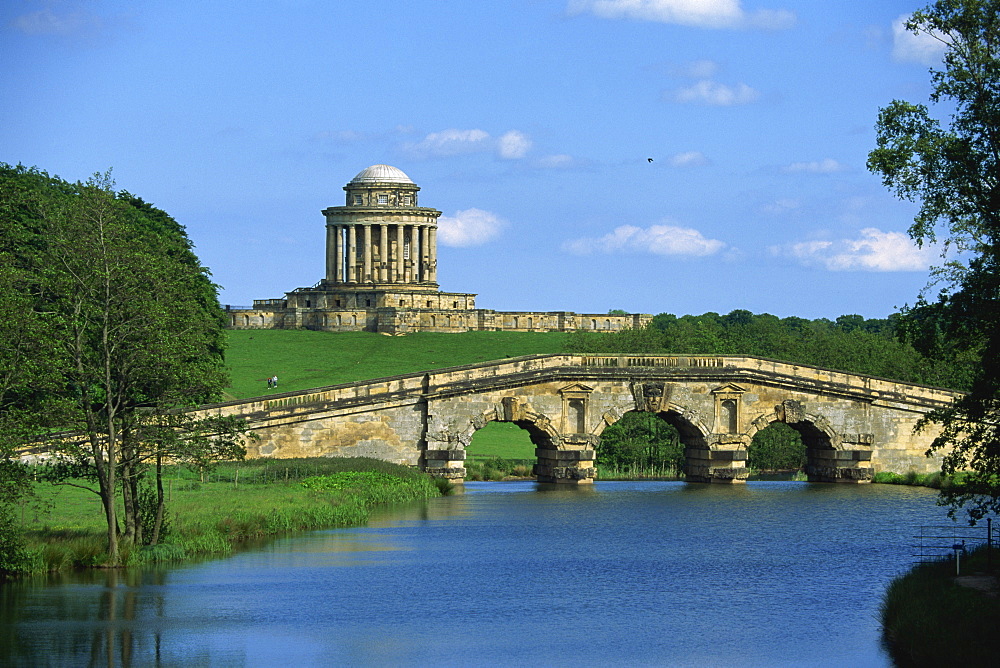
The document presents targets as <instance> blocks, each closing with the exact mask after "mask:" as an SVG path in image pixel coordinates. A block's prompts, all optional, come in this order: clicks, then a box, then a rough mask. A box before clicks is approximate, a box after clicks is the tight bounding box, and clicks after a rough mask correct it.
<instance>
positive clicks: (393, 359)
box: [226, 329, 570, 399]
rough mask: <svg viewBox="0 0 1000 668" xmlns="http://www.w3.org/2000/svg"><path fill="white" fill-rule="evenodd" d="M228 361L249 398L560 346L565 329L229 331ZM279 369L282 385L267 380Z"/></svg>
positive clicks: (231, 394) (238, 393) (234, 391)
mask: <svg viewBox="0 0 1000 668" xmlns="http://www.w3.org/2000/svg"><path fill="white" fill-rule="evenodd" d="M227 335H228V337H229V348H228V350H227V351H226V362H227V365H228V366H229V369H230V373H231V376H232V383H231V386H230V388H229V389H228V390H227V395H228V396H227V398H233V399H247V398H249V397H257V396H262V395H265V394H271V393H277V392H293V391H295V390H307V389H310V388H313V387H322V386H325V385H337V384H339V383H352V382H355V381H360V380H369V379H371V378H382V377H385V376H395V375H399V374H404V373H414V372H417V371H427V370H430V369H440V368H441V367H447V366H456V365H459V364H473V363H476V362H486V361H489V360H496V359H504V358H505V357H517V356H519V355H535V354H540V353H558V352H562V351H563V350H564V347H565V345H566V342H567V341H568V339H569V336H570V335H569V334H568V333H564V332H549V333H544V334H543V333H531V332H464V333H461V334H442V333H435V332H419V333H417V334H410V335H408V336H384V335H380V334H372V333H370V332H314V331H310V330H280V329H259V330H241V331H240V330H230V331H228V332H227ZM274 375H277V376H278V388H277V389H269V388H268V386H267V379H268V378H269V377H270V376H274Z"/></svg>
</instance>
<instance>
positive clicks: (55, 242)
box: [0, 164, 245, 563]
mask: <svg viewBox="0 0 1000 668" xmlns="http://www.w3.org/2000/svg"><path fill="white" fill-rule="evenodd" d="M191 248H192V244H191V242H190V240H188V238H187V236H186V235H185V233H184V228H183V227H181V226H180V225H178V224H177V222H176V221H174V220H173V219H172V218H170V216H169V215H167V214H166V213H165V212H163V211H160V210H158V209H156V208H155V207H152V206H151V205H149V204H148V203H146V202H144V201H142V200H141V199H140V198H138V197H136V196H134V195H132V194H130V193H126V192H121V193H115V192H114V190H113V182H112V181H111V179H110V174H103V175H95V176H94V177H93V178H91V179H90V180H88V181H87V182H86V183H75V184H70V183H67V182H65V181H62V180H61V179H59V178H57V177H53V176H49V175H48V174H46V173H44V172H41V171H39V170H37V169H27V168H25V167H22V166H17V167H11V166H9V165H2V164H0V266H2V267H3V269H2V270H0V307H2V308H0V351H2V352H0V433H2V434H3V436H0V459H10V458H11V457H12V456H13V453H14V450H15V449H16V448H17V447H18V446H20V445H24V444H26V443H30V442H32V441H36V440H38V439H39V438H40V437H42V436H43V435H45V434H46V432H49V431H51V430H52V429H53V428H54V427H59V428H64V429H67V430H69V431H70V432H71V433H72V436H68V437H60V438H54V439H51V440H50V441H49V444H50V447H52V448H58V449H60V450H62V451H63V453H64V454H65V456H66V457H68V458H69V459H71V460H74V461H75V462H76V463H77V464H80V465H84V464H86V465H88V466H90V467H91V468H92V477H93V479H94V481H96V488H97V491H98V492H99V494H100V496H101V498H102V500H103V506H104V508H103V514H104V516H105V518H106V523H107V536H108V552H109V556H110V559H111V562H112V563H117V562H118V542H119V538H121V539H122V540H123V541H124V542H126V543H131V542H133V541H135V542H140V543H141V542H142V541H143V523H142V522H141V521H140V519H139V516H140V514H141V513H140V509H139V506H140V504H139V500H138V489H139V482H140V481H141V480H142V478H143V476H144V475H145V474H146V471H147V464H148V463H149V462H151V461H153V460H155V461H157V462H160V461H162V458H163V457H173V458H175V459H178V460H182V461H187V460H198V459H201V460H205V459H207V460H212V459H217V458H218V457H219V456H227V457H232V456H239V454H240V450H241V449H242V441H243V439H244V437H245V428H244V425H243V424H241V423H236V422H228V423H225V424H223V423H219V422H218V421H216V420H214V419H212V420H209V421H207V422H206V421H198V420H193V419H191V418H190V417H189V416H185V414H184V413H183V412H182V411H181V409H183V408H185V407H189V406H192V405H195V404H198V403H201V402H205V401H209V400H212V399H217V398H219V397H220V396H221V390H222V388H224V387H225V385H226V384H227V378H226V370H225V364H224V360H223V348H224V342H225V339H224V333H223V327H222V326H223V320H222V310H221V308H220V307H219V304H218V300H217V298H216V286H215V285H213V284H212V283H211V281H210V280H209V278H208V272H207V270H206V269H205V268H204V267H202V266H201V264H200V262H199V261H198V258H197V257H196V256H195V255H194V253H193V252H192V251H191ZM11 434H13V437H12V436H11ZM8 478H9V476H4V480H0V483H3V484H4V485H5V486H6V482H7V481H9V480H8ZM158 493H159V488H158ZM116 494H120V495H121V500H122V505H123V507H122V509H121V512H119V509H118V506H117V504H116V502H115V496H116ZM158 511H159V512H160V513H162V495H158ZM120 519H123V520H124V527H121V526H120V525H119V520H120ZM157 526H159V523H157ZM155 535H156V531H154V537H155Z"/></svg>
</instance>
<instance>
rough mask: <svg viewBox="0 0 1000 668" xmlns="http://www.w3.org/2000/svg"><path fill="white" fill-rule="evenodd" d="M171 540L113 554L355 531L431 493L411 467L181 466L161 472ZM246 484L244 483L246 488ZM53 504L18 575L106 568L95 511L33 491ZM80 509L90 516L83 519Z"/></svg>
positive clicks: (79, 500) (31, 531) (355, 462)
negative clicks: (205, 473) (203, 472)
mask: <svg viewBox="0 0 1000 668" xmlns="http://www.w3.org/2000/svg"><path fill="white" fill-rule="evenodd" d="M167 479H168V481H170V482H171V483H173V484H171V485H169V489H170V491H169V500H168V502H167V512H168V513H169V514H170V525H171V529H170V534H169V535H168V536H166V537H165V539H164V541H163V543H162V544H160V545H156V546H129V545H124V546H123V549H122V562H123V563H124V564H125V565H127V566H140V565H147V564H154V563H161V562H166V561H178V560H183V559H191V558H197V557H205V556H218V555H226V554H229V553H230V552H232V551H233V550H234V549H235V548H237V547H238V546H240V545H241V544H244V543H246V542H247V541H253V540H259V539H262V538H267V537H270V536H277V535H282V534H286V533H290V532H296V531H304V530H308V529H318V528H332V527H343V526H357V525H361V524H364V523H365V522H367V520H368V517H369V514H370V512H371V510H372V509H373V508H376V507H379V506H385V505H390V504H396V503H405V502H409V501H413V500H417V499H426V498H430V497H433V496H438V495H439V494H440V493H442V491H446V490H441V491H439V489H440V488H439V486H438V485H436V484H435V482H434V481H433V480H431V479H430V478H429V477H428V476H426V475H425V474H423V473H421V472H420V471H417V470H415V469H412V468H409V467H405V466H399V465H397V464H391V463H389V462H384V461H381V460H376V459H368V458H363V457H358V458H315V459H298V460H253V461H247V462H239V463H228V464H225V465H222V466H220V467H219V468H218V469H217V470H216V471H214V472H213V473H212V474H211V476H209V477H208V479H207V480H206V481H205V482H201V478H200V476H199V475H198V474H196V473H192V472H190V471H187V470H186V469H174V470H170V471H168V477H167ZM251 481H252V482H251ZM36 492H37V495H38V496H39V497H40V498H41V499H42V501H43V502H44V501H45V499H46V497H49V498H52V497H56V498H57V499H58V503H54V502H53V503H48V504H44V503H43V506H44V508H43V509H42V510H40V511H37V512H38V516H37V517H35V518H34V521H32V522H29V523H28V526H27V532H26V539H27V544H28V561H27V563H26V564H25V566H24V568H23V569H22V570H23V571H26V572H36V573H37V572H45V571H58V570H65V569H70V568H90V567H96V566H102V565H104V564H105V563H107V554H106V537H105V527H104V524H103V517H102V515H101V513H100V504H99V503H97V504H96V506H95V505H94V504H93V499H90V498H88V497H87V494H88V493H87V492H85V491H83V490H80V489H77V488H66V487H64V488H52V487H51V486H48V485H39V486H38V488H37V489H36ZM85 508H89V509H90V510H91V512H89V513H83V512H81V511H82V510H83V509H85Z"/></svg>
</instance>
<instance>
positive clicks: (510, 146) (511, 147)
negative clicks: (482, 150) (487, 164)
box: [497, 130, 531, 160]
mask: <svg viewBox="0 0 1000 668" xmlns="http://www.w3.org/2000/svg"><path fill="white" fill-rule="evenodd" d="M530 149H531V140H530V139H528V135H526V134H524V133H523V132H518V131H517V130H511V131H510V132H507V133H505V134H504V135H503V136H502V137H500V139H498V140H497V153H499V154H500V157H501V158H504V159H505V160H516V159H518V158H523V157H524V156H525V154H526V153H527V152H528V151H529V150H530Z"/></svg>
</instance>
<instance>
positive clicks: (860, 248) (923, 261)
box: [771, 227, 935, 271]
mask: <svg viewBox="0 0 1000 668" xmlns="http://www.w3.org/2000/svg"><path fill="white" fill-rule="evenodd" d="M771 252H772V253H774V254H776V255H783V256H786V257H791V258H794V259H796V260H798V261H799V262H801V263H802V264H805V265H811V266H819V267H822V268H824V269H827V270H829V271H926V270H927V269H928V268H929V267H930V266H931V264H932V262H933V258H934V256H935V249H934V248H933V247H931V246H924V247H923V248H918V247H917V246H916V244H914V243H913V241H912V240H911V239H910V237H908V236H907V235H906V234H903V233H902V232H883V231H882V230H879V229H877V228H874V227H867V228H865V229H863V230H861V237H860V238H859V239H840V240H838V241H803V242H800V243H794V244H788V245H785V246H773V247H771Z"/></svg>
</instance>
